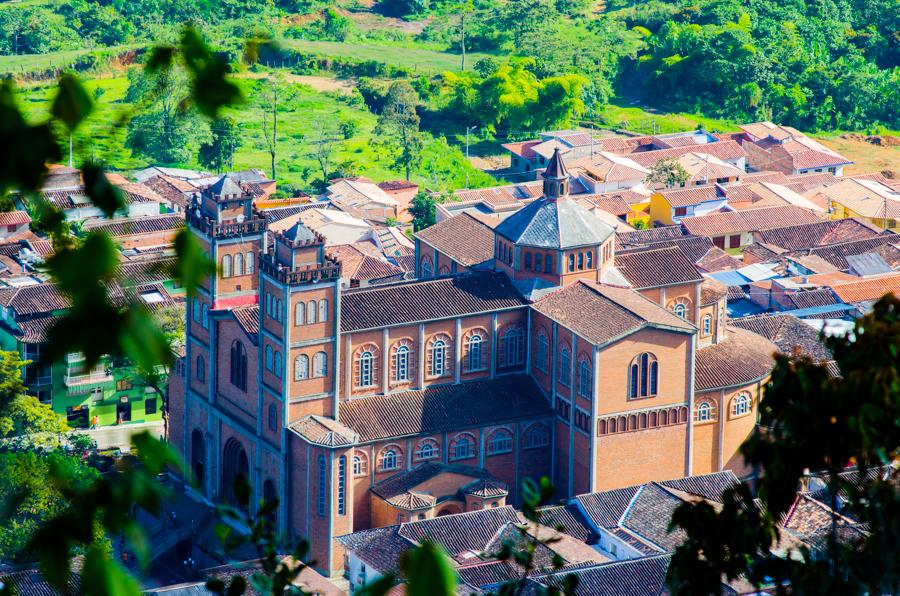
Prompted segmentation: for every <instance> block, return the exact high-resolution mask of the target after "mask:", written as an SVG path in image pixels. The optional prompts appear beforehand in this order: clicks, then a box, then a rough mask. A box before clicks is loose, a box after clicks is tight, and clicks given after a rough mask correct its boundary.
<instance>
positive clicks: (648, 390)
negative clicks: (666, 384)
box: [628, 352, 659, 398]
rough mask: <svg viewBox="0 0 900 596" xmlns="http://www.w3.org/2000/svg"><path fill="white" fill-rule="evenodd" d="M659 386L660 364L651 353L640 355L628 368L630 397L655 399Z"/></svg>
mask: <svg viewBox="0 0 900 596" xmlns="http://www.w3.org/2000/svg"><path fill="white" fill-rule="evenodd" d="M658 385H659V363H658V362H657V361H656V356H654V355H653V354H650V353H649V352H644V353H643V354H638V355H637V356H636V357H635V358H634V360H632V361H631V365H630V366H629V368H628V397H629V398H639V397H653V396H655V395H656V393H657V388H658Z"/></svg>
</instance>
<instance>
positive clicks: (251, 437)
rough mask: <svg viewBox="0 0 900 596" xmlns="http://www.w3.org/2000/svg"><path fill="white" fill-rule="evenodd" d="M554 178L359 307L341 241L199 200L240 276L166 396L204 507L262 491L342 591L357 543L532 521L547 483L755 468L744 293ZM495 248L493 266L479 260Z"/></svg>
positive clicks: (617, 482)
mask: <svg viewBox="0 0 900 596" xmlns="http://www.w3.org/2000/svg"><path fill="white" fill-rule="evenodd" d="M543 184H544V189H543V196H542V197H540V198H538V199H536V200H534V201H533V202H531V203H529V204H528V205H526V206H525V207H523V208H522V209H520V210H519V211H517V212H516V213H514V214H513V215H511V216H509V217H507V218H506V219H504V220H503V221H502V222H499V223H498V224H497V225H496V226H494V227H488V226H484V225H482V224H480V223H478V221H477V220H476V219H475V218H472V217H469V216H466V215H461V216H457V217H453V218H450V219H448V220H445V221H442V222H439V223H438V224H436V225H435V226H433V227H432V228H429V229H428V230H425V231H423V232H422V233H420V235H419V238H418V239H417V243H416V247H417V248H416V255H415V256H416V263H417V265H416V267H417V274H418V278H417V280H415V281H402V282H396V283H387V284H383V285H373V286H369V287H365V288H355V289H345V288H343V287H342V285H341V266H340V263H339V262H336V261H334V260H332V259H330V258H329V257H328V256H326V254H325V242H324V238H322V237H321V236H319V235H317V234H316V233H314V232H312V231H311V230H310V229H308V228H306V227H305V226H304V225H303V224H302V223H300V222H298V223H297V224H296V225H294V226H293V227H290V228H289V229H287V230H286V231H284V232H279V233H274V234H273V233H271V232H268V231H267V229H266V222H265V220H264V219H263V217H262V215H261V214H260V213H259V212H257V211H256V210H255V209H254V208H253V205H252V197H251V196H250V195H248V194H246V193H244V192H243V191H242V190H241V188H240V187H238V186H237V185H235V184H234V183H233V182H231V181H230V179H228V178H225V177H223V178H222V179H221V180H220V181H219V182H217V183H216V184H214V185H212V186H210V187H209V188H207V189H206V190H205V191H203V192H202V194H201V195H200V196H198V197H196V198H195V200H194V203H193V204H192V205H191V207H190V209H189V212H188V214H187V222H188V225H189V227H190V229H191V230H192V231H193V233H194V234H196V236H197V238H198V239H199V241H200V242H201V243H202V245H203V247H204V249H205V250H206V251H207V252H208V254H209V255H210V257H211V258H212V259H214V260H215V262H216V263H217V264H218V265H219V271H218V273H217V275H216V276H215V277H211V278H209V279H207V280H206V281H205V283H204V284H203V285H202V287H201V288H200V290H199V292H198V294H197V296H196V297H195V298H194V299H193V300H191V301H190V302H189V306H188V314H187V346H186V355H185V357H184V359H183V360H182V361H180V364H179V368H178V370H177V373H178V374H173V375H172V378H171V381H170V388H169V391H170V409H171V415H170V420H171V423H170V438H171V441H172V442H173V443H174V444H175V445H176V446H177V447H179V448H180V449H181V450H182V452H183V453H184V456H185V458H186V460H187V461H188V462H189V466H190V469H191V471H192V473H193V475H194V477H195V481H196V485H197V488H196V490H197V491H200V492H202V496H203V497H205V498H207V499H209V500H211V501H225V502H228V501H232V502H233V500H234V495H233V494H232V490H231V487H232V486H233V482H234V479H235V478H236V477H237V476H239V475H241V476H243V477H244V478H246V479H247V480H248V482H249V484H250V486H251V489H252V491H253V495H254V499H253V501H254V503H255V502H256V501H258V500H259V499H260V498H270V499H271V498H277V499H279V501H280V502H281V504H282V506H281V507H280V508H279V510H278V519H277V523H278V526H279V528H280V529H281V530H284V531H287V532H291V533H293V534H296V535H301V536H307V537H308V538H309V539H310V542H311V543H312V545H313V551H312V555H311V556H312V558H314V559H315V561H316V567H317V568H318V569H319V570H320V571H322V572H323V573H326V574H337V573H339V572H340V571H341V569H342V568H343V564H344V562H343V552H342V550H341V547H340V545H339V544H338V543H337V542H336V541H335V540H334V538H335V537H336V536H340V535H343V534H347V533H350V532H353V531H356V530H361V529H366V528H371V527H379V526H385V525H390V524H395V523H399V522H404V521H410V520H419V519H425V518H430V517H434V516H441V515H447V514H452V513H459V512H462V511H471V510H476V509H482V508H491V507H501V506H503V505H506V504H512V505H517V504H518V503H519V494H518V487H519V485H520V482H521V480H522V479H523V478H526V477H532V478H538V477H540V476H549V477H550V478H551V479H552V480H553V482H554V484H555V486H556V487H557V492H558V495H559V497H560V498H564V497H568V496H573V495H577V494H581V493H587V492H595V491H602V490H608V489H612V488H617V487H621V486H628V485H635V484H639V483H644V482H648V481H651V480H668V479H671V478H677V477H681V476H686V475H691V474H704V473H708V472H713V471H718V470H722V469H729V468H730V469H733V470H735V471H736V472H737V473H738V474H739V475H740V474H742V473H746V470H743V469H742V465H743V462H742V460H741V459H740V456H739V455H738V453H737V447H738V445H739V444H740V443H741V442H742V441H743V440H744V438H745V437H746V436H747V435H748V433H750V431H751V430H752V428H753V427H754V424H755V420H756V415H755V412H756V405H757V400H758V398H759V395H760V387H761V385H762V384H763V383H764V382H765V381H766V379H767V377H768V375H769V373H770V370H771V366H772V364H771V354H772V353H773V352H774V351H775V349H776V348H775V346H774V345H773V344H771V343H770V342H769V341H768V340H766V339H763V338H762V337H761V336H758V335H755V334H753V333H751V332H749V331H745V330H742V329H737V328H733V327H727V326H726V323H725V301H726V291H725V288H724V287H723V286H720V285H718V284H716V283H715V282H712V281H710V280H706V279H704V278H703V277H702V276H701V275H699V274H698V272H697V270H696V268H695V267H694V265H693V263H692V262H691V261H690V260H689V259H688V258H687V257H686V256H685V254H684V252H682V250H681V248H679V247H678V246H662V247H657V248H649V249H637V250H627V251H623V250H619V251H617V247H616V234H615V232H614V230H613V229H612V228H611V227H609V226H608V225H607V224H606V223H604V222H603V221H601V220H600V219H599V218H597V217H596V216H594V215H593V214H591V213H590V212H588V211H587V210H586V209H585V208H583V207H582V206H580V205H578V204H577V203H575V202H574V201H573V200H571V199H570V198H569V193H568V185H569V175H568V173H567V172H566V170H565V167H564V165H563V163H562V160H561V159H560V157H559V155H558V154H557V155H554V157H553V159H552V160H551V163H550V164H549V166H548V167H547V170H546V173H545V175H544V183H543ZM467 222H468V223H467ZM476 224H477V225H478V226H481V227H480V228H479V229H478V230H475V229H473V230H472V232H471V233H469V232H468V231H467V230H466V229H465V226H466V225H473V226H474V225H476ZM482 228H483V229H482ZM478 242H481V243H483V244H484V246H483V247H481V250H485V251H487V255H488V257H489V258H488V259H486V260H485V261H484V262H482V263H480V264H477V265H472V264H469V265H464V264H463V263H466V262H467V261H466V260H465V259H463V258H461V257H459V256H458V255H456V254H454V253H456V252H459V253H461V254H463V253H466V252H469V253H471V252H472V250H473V245H474V244H476V243H478ZM435 274H437V275H436V276H435ZM252 506H253V507H255V504H254V505H252Z"/></svg>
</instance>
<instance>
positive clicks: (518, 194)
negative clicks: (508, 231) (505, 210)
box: [453, 180, 544, 208]
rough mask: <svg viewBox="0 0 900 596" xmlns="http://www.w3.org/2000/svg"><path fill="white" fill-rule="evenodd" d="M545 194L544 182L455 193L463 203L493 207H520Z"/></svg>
mask: <svg viewBox="0 0 900 596" xmlns="http://www.w3.org/2000/svg"><path fill="white" fill-rule="evenodd" d="M543 192H544V186H543V182H542V181H540V180H537V181H531V182H524V183H521V184H506V185H503V186H491V187H488V188H473V189H469V188H467V189H465V190H457V191H454V193H453V194H455V195H456V198H457V199H458V200H459V202H462V203H485V204H487V205H490V206H491V207H494V208H497V207H501V206H509V205H519V204H520V203H522V202H524V201H530V200H532V199H536V198H538V197H540V196H541V195H542V194H543Z"/></svg>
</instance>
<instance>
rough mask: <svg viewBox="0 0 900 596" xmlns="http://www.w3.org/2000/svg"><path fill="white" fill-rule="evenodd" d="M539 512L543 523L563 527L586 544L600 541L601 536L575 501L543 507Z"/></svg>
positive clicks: (567, 532) (552, 526) (570, 534)
mask: <svg viewBox="0 0 900 596" xmlns="http://www.w3.org/2000/svg"><path fill="white" fill-rule="evenodd" d="M537 513H538V521H539V522H540V523H541V525H544V526H549V527H551V528H562V531H563V532H565V533H566V534H568V535H569V536H572V537H573V538H575V539H576V540H580V541H582V542H584V543H585V544H596V543H597V542H599V541H600V536H599V535H598V534H597V533H596V532H595V531H594V529H593V527H591V524H590V522H589V521H588V520H587V519H586V518H585V516H584V514H583V513H582V512H581V509H579V508H578V506H577V505H576V504H575V503H566V504H565V505H550V506H547V507H542V508H540V509H538V510H537Z"/></svg>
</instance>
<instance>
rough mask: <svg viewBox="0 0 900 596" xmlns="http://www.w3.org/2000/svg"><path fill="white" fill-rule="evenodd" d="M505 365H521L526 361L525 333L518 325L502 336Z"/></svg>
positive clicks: (501, 345) (501, 346) (501, 342)
mask: <svg viewBox="0 0 900 596" xmlns="http://www.w3.org/2000/svg"><path fill="white" fill-rule="evenodd" d="M500 348H501V350H502V352H503V361H502V363H503V366H519V365H520V364H522V363H523V362H525V334H524V333H523V332H522V330H521V329H520V328H518V327H512V328H510V329H508V330H507V331H506V332H505V333H504V334H503V337H502V338H500Z"/></svg>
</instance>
